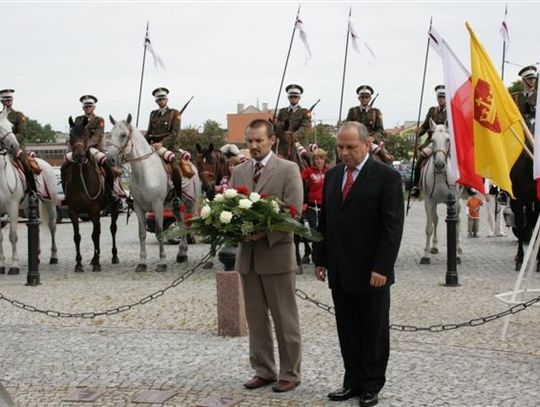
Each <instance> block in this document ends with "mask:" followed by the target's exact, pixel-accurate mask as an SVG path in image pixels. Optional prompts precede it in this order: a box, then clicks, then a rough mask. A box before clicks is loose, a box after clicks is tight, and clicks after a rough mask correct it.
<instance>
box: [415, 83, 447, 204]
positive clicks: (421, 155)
mask: <svg viewBox="0 0 540 407" xmlns="http://www.w3.org/2000/svg"><path fill="white" fill-rule="evenodd" d="M435 93H436V95H437V106H431V107H430V108H429V110H428V113H427V115H426V119H425V120H424V123H422V126H420V128H419V129H418V133H417V134H416V138H417V139H418V138H420V137H422V136H423V135H424V134H426V133H427V137H426V140H425V141H424V142H423V143H422V145H421V146H420V147H419V148H418V151H417V157H418V161H417V162H416V166H415V167H414V184H413V187H412V189H411V196H414V197H418V196H419V195H420V188H419V186H418V183H419V181H420V170H421V169H422V163H424V161H425V160H426V159H427V158H428V157H429V156H430V155H431V153H432V151H430V149H428V148H427V147H428V146H429V144H430V143H431V135H432V134H433V131H432V130H431V126H430V120H433V122H434V123H435V124H444V125H446V120H447V119H446V90H445V88H444V85H438V86H435Z"/></svg>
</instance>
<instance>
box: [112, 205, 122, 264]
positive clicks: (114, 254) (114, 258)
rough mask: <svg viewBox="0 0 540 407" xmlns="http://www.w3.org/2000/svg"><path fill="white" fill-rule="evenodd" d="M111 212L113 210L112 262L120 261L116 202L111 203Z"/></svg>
mask: <svg viewBox="0 0 540 407" xmlns="http://www.w3.org/2000/svg"><path fill="white" fill-rule="evenodd" d="M110 212H111V227H110V230H111V237H112V264H118V263H120V259H119V258H118V249H117V248H116V231H117V230H118V226H117V222H118V206H117V205H116V203H115V202H111V203H110Z"/></svg>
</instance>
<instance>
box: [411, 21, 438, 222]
mask: <svg viewBox="0 0 540 407" xmlns="http://www.w3.org/2000/svg"><path fill="white" fill-rule="evenodd" d="M432 24H433V17H431V19H430V20H429V31H428V32H431V26H432ZM430 41H431V37H430V36H429V35H428V40H427V46H426V57H425V59H424V73H423V75H422V88H421V90H420V104H419V106H418V119H417V120H416V133H415V138H414V150H413V160H412V165H411V182H412V180H413V179H414V166H415V163H416V154H417V150H418V131H419V130H420V119H421V117H422V102H423V101H424V87H425V85H426V71H427V63H428V57H429V43H430ZM411 189H412V188H410V189H409V194H408V196H407V215H408V214H409V209H410V208H411V206H410V204H411Z"/></svg>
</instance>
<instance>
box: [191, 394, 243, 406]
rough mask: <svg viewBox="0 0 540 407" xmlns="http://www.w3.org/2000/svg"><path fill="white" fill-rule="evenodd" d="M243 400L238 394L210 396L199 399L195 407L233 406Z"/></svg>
mask: <svg viewBox="0 0 540 407" xmlns="http://www.w3.org/2000/svg"><path fill="white" fill-rule="evenodd" d="M242 400H244V398H243V397H239V396H212V397H208V398H205V399H204V400H199V401H198V402H197V407H233V406H235V405H237V404H238V403H240V402H241V401H242Z"/></svg>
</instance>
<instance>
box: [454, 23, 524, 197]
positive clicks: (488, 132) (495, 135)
mask: <svg viewBox="0 0 540 407" xmlns="http://www.w3.org/2000/svg"><path fill="white" fill-rule="evenodd" d="M465 26H466V27H467V30H469V34H470V36H471V71H472V72H471V73H472V75H471V76H472V93H473V94H472V97H473V130H474V160H475V167H476V168H475V169H476V173H477V174H478V175H481V176H482V177H486V178H489V179H491V180H492V181H493V183H495V184H497V185H498V186H499V187H500V188H501V189H504V190H505V191H507V192H508V193H510V195H512V197H514V195H513V191H512V181H511V180H510V170H511V169H512V167H513V165H514V163H515V162H516V160H517V159H518V157H519V155H520V154H521V152H522V151H523V146H522V143H523V142H524V135H523V129H522V127H521V123H520V122H521V113H520V112H519V109H518V107H517V106H516V104H515V102H514V100H513V99H512V96H511V95H510V93H509V92H508V89H507V88H506V86H505V85H504V83H503V81H502V80H501V78H500V76H499V73H498V72H497V70H496V69H495V67H494V66H493V63H492V62H491V59H490V58H489V55H488V54H487V52H486V50H485V49H484V46H483V45H482V44H480V42H479V41H478V38H477V37H476V34H475V33H474V31H473V30H472V28H471V26H470V25H469V24H468V23H465ZM520 141H521V143H520ZM531 176H532V175H531Z"/></svg>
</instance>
